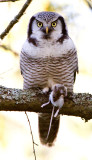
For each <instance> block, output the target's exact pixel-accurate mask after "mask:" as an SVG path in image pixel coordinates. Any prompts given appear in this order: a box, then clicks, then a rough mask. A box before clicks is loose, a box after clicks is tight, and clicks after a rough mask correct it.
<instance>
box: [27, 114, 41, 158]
mask: <svg viewBox="0 0 92 160" xmlns="http://www.w3.org/2000/svg"><path fill="white" fill-rule="evenodd" d="M25 114H26V117H27V120H28V123H29V127H30V133H31V136H32V142H33V153H34V157H35V160H36V153H35V147H34V145H38V144H36V143H35V142H34V137H33V133H32V129H31V124H30V120H29V117H28V114H27V112H26V111H25Z"/></svg>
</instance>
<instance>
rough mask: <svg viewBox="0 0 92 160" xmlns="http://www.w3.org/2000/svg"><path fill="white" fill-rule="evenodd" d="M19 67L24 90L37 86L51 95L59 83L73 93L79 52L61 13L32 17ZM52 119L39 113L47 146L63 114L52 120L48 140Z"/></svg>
mask: <svg viewBox="0 0 92 160" xmlns="http://www.w3.org/2000/svg"><path fill="white" fill-rule="evenodd" d="M20 68H21V74H22V76H23V79H24V83H23V88H24V89H28V88H32V87H35V88H37V87H38V88H41V89H42V90H43V92H48V91H49V89H50V90H52V87H53V85H55V84H57V83H58V84H63V85H64V86H65V87H67V93H69V92H71V93H72V92H73V84H74V81H75V77H76V73H77V72H78V58H77V51H76V48H75V45H74V43H73V41H72V39H71V38H70V37H69V35H68V30H67V26H66V23H65V20H64V18H63V17H62V16H61V15H60V14H58V13H55V12H39V13H37V14H35V15H33V16H32V17H31V19H30V21H29V25H28V31H27V39H26V41H25V42H24V44H23V47H22V50H21V54H20ZM50 117H51V114H49V113H39V114H38V123H39V136H40V140H41V142H42V143H43V144H45V145H48V146H52V145H53V142H54V140H55V138H56V136H57V133H58V129H59V122H60V115H58V116H57V117H54V118H53V122H52V127H51V131H50V134H49V137H48V139H46V137H47V133H48V128H49V123H50Z"/></svg>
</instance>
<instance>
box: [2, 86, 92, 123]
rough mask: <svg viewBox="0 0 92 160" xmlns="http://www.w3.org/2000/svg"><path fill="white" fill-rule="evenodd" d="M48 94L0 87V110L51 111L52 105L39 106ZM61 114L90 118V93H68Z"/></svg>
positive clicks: (91, 107) (91, 103)
mask: <svg viewBox="0 0 92 160" xmlns="http://www.w3.org/2000/svg"><path fill="white" fill-rule="evenodd" d="M48 98H49V94H48V95H44V94H43V93H42V91H41V90H40V89H37V88H36V89H29V90H21V89H9V88H5V87H2V86H1V87H0V110H1V111H30V112H36V113H38V112H40V113H51V111H52V106H51V105H48V106H46V107H44V108H41V105H42V104H43V103H45V102H48ZM60 114H62V115H71V116H78V117H81V118H84V119H85V121H87V120H90V119H92V95H91V94H86V93H78V94H73V95H68V97H67V98H65V104H64V106H63V107H62V109H61V110H60Z"/></svg>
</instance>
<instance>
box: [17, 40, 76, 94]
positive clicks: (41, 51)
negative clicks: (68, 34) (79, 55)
mask: <svg viewBox="0 0 92 160" xmlns="http://www.w3.org/2000/svg"><path fill="white" fill-rule="evenodd" d="M75 53H76V49H75V46H74V44H73V42H72V40H71V39H70V38H67V39H65V40H64V41H63V44H60V43H59V42H56V41H52V42H50V41H47V40H43V41H40V42H39V43H38V46H37V47H36V46H34V45H33V44H32V43H29V42H28V41H27V40H26V42H25V43H24V45H23V48H22V51H21V56H20V58H21V68H22V72H23V78H24V89H27V88H30V87H31V86H32V87H41V88H44V87H46V86H48V87H52V85H54V84H55V83H63V84H64V85H65V86H66V87H67V88H68V90H69V92H70V91H71V92H72V90H73V83H74V70H75V67H76V63H75V62H76V58H75ZM73 59H74V61H73ZM71 63H72V65H71Z"/></svg>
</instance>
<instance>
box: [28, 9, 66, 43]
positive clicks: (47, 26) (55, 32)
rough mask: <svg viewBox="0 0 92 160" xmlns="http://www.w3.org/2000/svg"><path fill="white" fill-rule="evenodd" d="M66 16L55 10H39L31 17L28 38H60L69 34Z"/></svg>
mask: <svg viewBox="0 0 92 160" xmlns="http://www.w3.org/2000/svg"><path fill="white" fill-rule="evenodd" d="M67 35H68V31H67V27H66V24H65V20H64V18H63V17H62V16H61V15H59V14H58V13H55V12H39V13H37V14H35V15H34V16H32V17H31V19H30V21H29V25H28V40H30V38H36V39H40V40H43V39H52V38H53V39H58V38H60V37H63V36H67Z"/></svg>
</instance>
